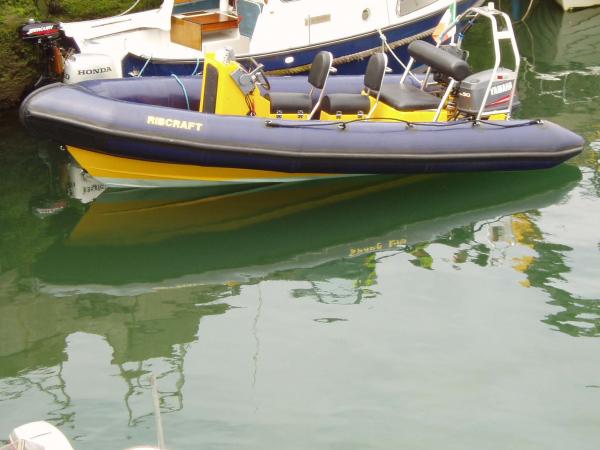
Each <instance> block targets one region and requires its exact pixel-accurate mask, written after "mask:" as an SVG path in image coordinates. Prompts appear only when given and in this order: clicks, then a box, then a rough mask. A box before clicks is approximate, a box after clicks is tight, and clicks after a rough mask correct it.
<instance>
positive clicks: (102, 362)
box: [0, 2, 600, 450]
mask: <svg viewBox="0 0 600 450" xmlns="http://www.w3.org/2000/svg"><path fill="white" fill-rule="evenodd" d="M599 27H600V9H586V10H582V11H576V12H573V13H568V14H563V13H562V12H561V11H560V9H559V8H558V7H555V5H554V2H541V3H540V4H538V6H537V7H536V8H535V10H534V11H533V13H532V14H531V16H530V17H529V18H528V19H527V21H526V22H525V24H519V25H517V28H516V30H517V34H518V37H519V45H520V49H521V52H522V55H523V57H524V58H525V61H524V64H523V69H522V73H521V77H520V82H519V93H520V100H521V107H520V110H519V111H518V113H517V116H518V117H541V118H547V119H549V120H552V121H554V122H557V123H559V124H560V125H563V126H565V127H567V128H570V129H572V130H573V131H575V132H577V133H580V134H582V135H583V136H584V137H585V138H586V140H587V141H588V142H589V145H588V146H587V147H586V149H585V151H584V152H583V154H582V155H581V156H580V157H579V158H577V159H576V160H574V161H571V162H570V163H568V164H564V165H562V166H560V167H558V168H555V169H552V170H548V171H540V172H528V173H525V172H523V173H492V174H454V175H431V176H406V177H368V178H364V177H363V178H361V177H359V178H348V179H344V180H340V181H334V182H331V181H329V182H326V183H309V184H305V185H290V186H260V187H252V188H245V189H244V190H243V191H240V190H235V191H234V190H228V191H219V192H217V191H210V192H209V191H206V190H205V191H197V190H188V189H184V190H176V191H172V190H166V191H164V190H162V191H144V192H142V193H140V192H135V191H132V190H122V191H107V192H103V193H102V194H101V195H100V196H99V197H98V198H97V199H96V200H94V201H89V200H91V199H92V198H93V197H95V196H97V194H98V193H100V191H102V189H103V187H102V186H101V185H99V184H98V183H94V182H93V180H89V179H85V177H82V175H81V172H80V171H79V172H78V171H77V170H76V169H74V168H73V167H69V166H68V165H66V161H65V160H66V158H65V154H64V153H63V152H62V151H61V150H59V149H58V147H57V145H55V144H53V143H49V142H45V141H42V140H38V139H36V138H35V137H33V136H29V135H27V134H26V132H25V131H24V130H23V129H22V128H21V127H20V125H19V123H18V120H17V117H16V113H15V112H7V113H3V114H2V115H1V116H0V119H1V120H0V135H1V136H2V143H1V147H0V174H1V176H0V433H1V435H2V437H5V436H7V435H8V433H9V431H10V430H11V429H12V428H14V427H16V426H18V425H20V424H23V423H25V422H29V421H34V420H40V419H45V420H48V421H50V422H52V423H53V424H55V425H57V426H58V427H59V428H60V429H61V430H62V431H63V432H64V433H65V434H66V435H67V436H68V437H69V439H70V440H71V441H72V443H73V445H74V447H75V448H82V449H84V448H85V449H102V448H126V447H129V446H132V445H135V444H141V443H153V442H155V425H154V417H153V415H152V396H151V388H150V384H149V378H150V374H152V373H154V374H155V375H156V376H157V379H158V383H159V393H160V400H161V410H162V419H163V423H164V429H165V437H166V441H167V446H168V448H172V449H196V448H206V449H208V448H212V449H214V448H223V449H225V448H232V449H233V448H236V449H257V448H283V449H301V448H302V449H305V448H311V449H338V448H339V449H342V448H343V449H365V448H381V449H390V448H407V449H409V448H410V449H440V448H444V449H468V448H485V449H507V448H511V449H542V448H543V449H546V450H548V449H556V450H559V449H560V450H562V449H565V448H569V449H571V450H575V449H577V450H579V449H581V450H583V449H586V450H587V449H590V450H591V449H595V448H597V443H598V437H599V435H600V431H599V428H598V404H599V402H600V359H599V358H598V345H599V344H600V341H599V339H600V277H599V269H600V232H599V230H598V224H599V223H600V198H599V197H600V173H599V168H598V152H599V151H600V107H599V106H598V98H599V95H600V94H599V93H600V69H599V66H600V60H599V59H598V55H597V50H596V49H597V48H598V47H597V46H598V44H599V43H600V42H598V40H599V39H600V38H598V36H597V32H596V30H597V29H599ZM477 36H478V40H477V39H476V40H475V41H472V42H469V43H468V45H470V46H471V47H473V46H478V45H480V46H486V45H488V44H489V42H487V41H486V39H487V35H486V34H485V33H483V32H482V33H480V34H479V35H477ZM474 53H475V52H474ZM474 63H479V62H478V61H475V62H474ZM480 63H482V64H483V63H484V62H483V61H481V62H480ZM78 176H79V178H77V177H78ZM69 191H70V192H71V196H68V195H67V192H69ZM73 196H75V197H79V200H78V199H75V198H72V197H73ZM82 200H83V201H82Z"/></svg>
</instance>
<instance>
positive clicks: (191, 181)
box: [67, 146, 340, 187]
mask: <svg viewBox="0 0 600 450" xmlns="http://www.w3.org/2000/svg"><path fill="white" fill-rule="evenodd" d="M67 150H68V151H69V153H70V154H71V155H72V156H73V158H75V160H76V161H77V162H78V163H79V165H80V166H81V167H83V168H85V170H86V171H87V172H88V173H89V174H90V175H92V176H93V177H94V178H96V179H98V180H100V181H101V182H103V183H104V184H106V185H107V186H135V187H159V186H173V187H175V186H206V185H212V184H224V183H280V182H286V181H301V180H308V179H313V178H326V177H336V176H340V175H328V174H312V173H285V172H272V171H268V170H253V169H235V168H227V167H207V166H197V165H191V164H171V163H164V162H152V161H142V160H137V159H129V158H123V157H119V156H112V155H107V154H104V153H97V152H93V151H89V150H84V149H81V148H77V147H71V146H68V147H67Z"/></svg>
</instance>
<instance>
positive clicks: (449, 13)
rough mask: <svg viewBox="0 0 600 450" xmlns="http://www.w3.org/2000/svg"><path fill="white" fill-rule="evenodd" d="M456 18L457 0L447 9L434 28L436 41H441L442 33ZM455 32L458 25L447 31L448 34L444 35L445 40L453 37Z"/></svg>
mask: <svg viewBox="0 0 600 450" xmlns="http://www.w3.org/2000/svg"><path fill="white" fill-rule="evenodd" d="M455 19H456V0H455V1H454V2H453V3H452V4H451V5H450V7H449V8H448V9H447V10H446V12H445V13H444V15H443V16H442V19H441V20H440V23H438V25H437V27H435V30H433V39H434V40H435V42H436V43H438V44H440V43H441V37H442V36H441V35H442V33H443V32H444V30H445V29H446V28H448V26H449V25H450V24H451V23H452V22H454V20H455ZM455 34H456V25H455V26H454V27H452V29H451V30H449V31H448V32H447V33H446V35H445V36H444V41H446V40H448V39H453V38H454V35H455Z"/></svg>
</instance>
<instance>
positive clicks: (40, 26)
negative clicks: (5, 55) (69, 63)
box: [18, 19, 64, 87]
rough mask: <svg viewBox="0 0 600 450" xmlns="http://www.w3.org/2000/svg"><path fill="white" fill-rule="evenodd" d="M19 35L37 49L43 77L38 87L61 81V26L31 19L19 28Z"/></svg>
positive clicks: (38, 82)
mask: <svg viewBox="0 0 600 450" xmlns="http://www.w3.org/2000/svg"><path fill="white" fill-rule="evenodd" d="M18 33H19V37H20V38H21V40H23V41H25V42H30V43H32V44H34V45H35V46H36V48H37V51H38V61H39V64H40V69H41V76H40V79H39V80H38V81H37V83H36V87H37V86H39V85H41V84H44V83H45V82H53V81H59V80H60V79H61V77H62V73H63V57H62V53H61V49H60V46H59V41H60V40H61V39H62V38H63V37H64V34H63V31H62V30H61V28H60V24H58V23H56V22H36V21H34V20H33V19H30V20H29V22H28V23H27V24H25V25H22V26H21V27H19V30H18Z"/></svg>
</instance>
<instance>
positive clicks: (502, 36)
mask: <svg viewBox="0 0 600 450" xmlns="http://www.w3.org/2000/svg"><path fill="white" fill-rule="evenodd" d="M479 17H485V18H486V19H488V20H489V21H490V24H491V28H492V39H493V45H494V67H493V68H492V76H491V77H490V81H489V83H488V86H487V89H486V91H485V94H484V97H483V101H482V102H481V106H480V108H479V112H478V114H477V120H480V119H481V117H482V116H483V113H484V111H485V114H486V115H490V116H491V115H495V114H506V117H507V119H509V118H510V114H511V111H512V106H513V103H514V98H515V94H516V91H517V77H518V74H519V68H520V64H521V56H520V53H519V47H518V45H517V39H516V37H515V33H514V30H513V27H512V21H511V19H510V17H509V16H508V15H507V14H506V13H504V12H502V11H500V10H497V9H496V8H495V7H494V4H493V3H488V5H487V6H481V7H473V8H469V9H467V10H466V11H465V12H464V13H462V14H460V15H459V16H457V17H456V19H455V20H453V21H452V22H451V23H450V24H448V26H447V27H446V28H445V29H444V31H443V32H442V33H441V34H440V37H439V39H438V41H437V44H436V47H440V45H441V44H442V43H444V42H446V41H447V37H448V36H450V35H451V32H452V30H455V28H456V27H457V26H458V24H459V23H461V22H463V21H468V23H467V25H466V26H465V27H464V29H463V31H462V32H461V33H459V37H458V40H457V41H456V42H454V34H452V36H453V37H452V41H451V43H452V44H453V45H456V46H457V47H458V48H460V47H461V44H462V39H463V33H464V31H465V30H467V29H468V28H470V26H471V25H472V24H473V23H474V22H475V21H476V20H477V19H478V18H479ZM504 40H507V41H509V42H510V44H511V48H512V52H513V56H514V64H515V69H514V76H513V77H511V78H506V74H503V79H504V80H505V81H506V82H511V83H512V86H511V89H510V94H509V95H510V98H509V101H508V106H507V107H506V108H501V109H497V110H494V111H486V110H485V109H486V105H487V100H488V98H489V96H490V93H491V91H492V86H493V85H494V82H495V81H498V70H499V69H500V64H501V62H502V51H501V48H500V43H501V41H504ZM414 64H415V59H414V58H412V57H411V58H410V59H409V61H408V65H407V68H406V70H405V72H404V75H403V76H402V78H401V79H400V83H401V84H402V83H404V81H405V80H406V78H407V77H408V76H409V75H411V76H412V77H413V78H414V74H413V73H412V72H411V68H412V67H413V65H414ZM430 75H431V67H429V68H428V69H427V72H426V73H425V77H424V79H423V81H422V82H421V90H424V89H425V88H426V87H427V85H428V82H429V78H430ZM455 85H456V80H454V79H452V78H450V82H449V83H448V88H447V89H446V92H445V93H444V95H443V97H442V101H441V103H440V105H439V107H438V110H437V113H436V116H435V117H436V118H435V119H434V120H437V118H438V117H439V115H440V113H441V110H442V108H443V106H444V104H445V102H446V101H447V99H448V97H449V96H450V93H451V92H452V89H454V87H455Z"/></svg>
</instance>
